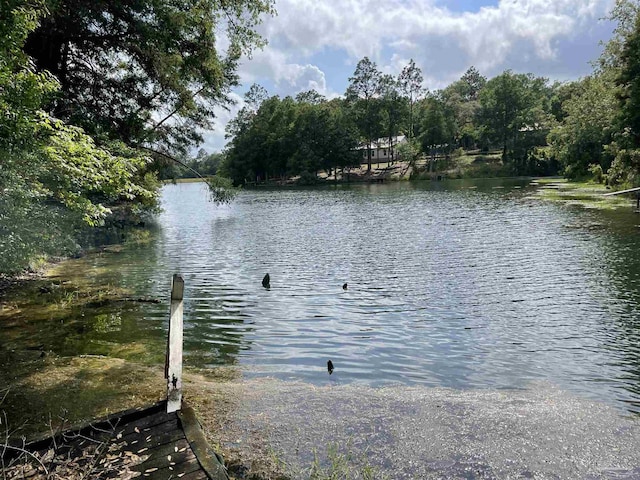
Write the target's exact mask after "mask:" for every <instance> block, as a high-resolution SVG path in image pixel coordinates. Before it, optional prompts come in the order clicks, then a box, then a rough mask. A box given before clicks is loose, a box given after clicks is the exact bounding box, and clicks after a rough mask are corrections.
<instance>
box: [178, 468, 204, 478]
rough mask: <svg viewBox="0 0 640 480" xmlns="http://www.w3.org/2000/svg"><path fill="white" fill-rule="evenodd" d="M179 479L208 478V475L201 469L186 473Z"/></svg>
mask: <svg viewBox="0 0 640 480" xmlns="http://www.w3.org/2000/svg"><path fill="white" fill-rule="evenodd" d="M180 480H210V479H209V476H208V475H207V474H206V473H204V472H203V471H202V470H196V471H195V472H191V473H187V474H186V475H184V476H182V477H180Z"/></svg>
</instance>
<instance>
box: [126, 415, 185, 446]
mask: <svg viewBox="0 0 640 480" xmlns="http://www.w3.org/2000/svg"><path fill="white" fill-rule="evenodd" d="M176 430H180V425H179V424H178V420H177V419H175V420H169V421H168V422H164V423H158V424H156V425H152V426H150V427H145V428H136V429H134V430H133V431H130V432H129V433H128V434H126V435H117V436H116V437H115V438H116V440H118V441H127V442H131V441H132V440H134V439H138V438H145V437H146V436H147V435H149V434H158V433H165V432H170V431H176Z"/></svg>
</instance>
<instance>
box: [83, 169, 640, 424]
mask: <svg viewBox="0 0 640 480" xmlns="http://www.w3.org/2000/svg"><path fill="white" fill-rule="evenodd" d="M532 193H533V187H530V186H528V185H527V183H526V182H520V183H519V182H516V181H511V182H509V181H506V182H505V181H493V182H491V181H489V182H487V181H485V182H478V181H476V182H475V183H465V182H461V181H460V182H452V183H435V184H429V183H425V184H421V185H417V184H416V185H414V184H408V183H399V184H393V185H381V186H358V187H352V188H335V189H333V188H328V189H307V190H285V191H247V192H243V193H242V194H241V195H240V196H239V197H238V198H237V200H236V201H234V203H233V204H231V205H229V206H215V205H213V204H211V203H209V202H208V199H207V193H206V190H205V188H204V187H203V186H202V185H201V184H180V185H170V186H166V187H165V188H164V190H163V195H162V205H163V208H164V212H163V213H162V214H161V215H160V216H159V219H158V220H159V225H160V228H159V230H158V232H157V234H156V235H155V238H154V240H153V241H152V243H151V244H150V245H147V246H145V247H143V248H137V249H131V250H126V251H124V252H123V253H121V254H119V255H111V256H103V257H100V258H96V259H94V260H93V262H95V263H94V265H93V267H94V268H98V267H100V266H102V267H107V269H108V270H109V271H110V275H111V276H112V281H113V282H114V283H118V284H122V285H124V286H128V287H131V288H134V289H135V290H137V291H138V292H139V293H140V294H148V295H156V296H161V297H163V298H166V297H167V295H168V288H169V283H170V277H171V275H172V274H173V273H175V272H180V273H182V274H183V275H184V278H185V281H186V293H185V295H186V299H185V348H186V355H187V358H186V362H187V363H190V364H194V365H199V366H215V365H221V364H237V365H241V366H245V367H247V372H248V374H249V375H270V376H275V377H279V378H284V379H289V378H291V379H299V380H304V381H308V382H311V383H326V382H327V381H331V382H338V383H348V382H363V383H367V384H371V385H376V386H377V385H382V384H390V383H400V384H410V385H411V384H423V385H427V386H446V387H455V388H463V389H467V388H521V387H526V386H527V385H528V384H529V383H530V382H532V381H536V380H546V381H549V382H551V383H553V384H557V385H559V386H561V387H562V388H565V389H568V390H571V391H573V392H576V393H578V394H580V395H583V396H587V397H590V398H596V399H599V400H604V401H606V402H609V403H613V404H617V405H618V406H620V407H622V408H624V409H627V410H631V411H636V412H638V411H640V317H639V315H638V314H639V302H640V295H639V294H640V248H639V247H640V236H639V233H640V230H638V226H637V225H638V223H640V218H638V216H637V215H634V214H633V213H632V212H631V209H629V211H625V212H618V213H612V212H601V211H589V210H585V209H582V208H578V207H566V206H561V205H557V204H551V203H546V202H541V201H539V200H534V199H531V198H530V196H531V195H532ZM266 272H269V274H270V276H271V289H269V290H266V289H264V288H262V286H261V280H262V277H263V276H264V274H265V273H266ZM345 282H347V283H348V285H349V287H348V289H347V290H346V291H345V290H343V289H342V284H343V283H345ZM167 308H168V307H167V305H164V304H163V305H158V306H154V305H143V306H135V309H136V310H135V320H133V319H132V318H133V316H132V315H129V317H127V315H125V318H130V320H128V321H124V322H122V321H121V322H120V323H119V324H118V325H119V327H118V328H114V329H111V331H103V332H100V335H101V338H102V339H103V340H105V341H107V340H108V341H115V342H127V341H130V340H131V339H133V338H137V337H144V338H147V339H150V340H149V341H151V340H153V341H156V343H157V345H159V346H162V338H163V335H164V333H163V332H164V329H166V325H167V316H168V314H167ZM103 315H104V312H103ZM159 348H160V347H159ZM328 359H331V360H332V361H333V363H334V365H335V368H336V370H335V372H334V374H333V375H332V376H331V377H329V376H328V375H327V373H326V362H327V360H328Z"/></svg>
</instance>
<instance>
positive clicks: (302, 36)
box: [262, 0, 611, 68]
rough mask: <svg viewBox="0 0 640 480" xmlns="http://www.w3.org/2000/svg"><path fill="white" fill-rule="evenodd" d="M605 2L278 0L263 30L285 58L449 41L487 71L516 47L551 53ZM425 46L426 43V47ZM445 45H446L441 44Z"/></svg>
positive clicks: (370, 52)
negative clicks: (452, 4)
mask: <svg viewBox="0 0 640 480" xmlns="http://www.w3.org/2000/svg"><path fill="white" fill-rule="evenodd" d="M610 5H611V0H502V1H501V2H500V3H499V4H498V5H497V6H494V7H482V8H481V9H480V10H479V11H477V12H464V13H458V12H451V11H449V10H448V9H446V8H443V7H439V6H436V5H435V4H434V3H433V2H432V1H424V0H409V1H400V0H391V1H389V0H369V1H366V2H363V1H361V0H341V1H340V2H339V6H338V4H336V3H335V2H334V1H330V0H280V1H279V2H278V5H277V8H278V11H279V15H278V16H277V17H275V18H270V19H268V20H267V21H266V22H265V25H264V26H263V27H262V31H263V33H264V35H265V36H266V38H268V39H269V40H270V42H271V46H269V47H267V49H274V50H277V51H278V52H280V54H282V55H284V56H285V57H287V58H289V57H290V56H295V57H296V58H301V57H302V58H304V57H308V56H310V55H312V54H315V53H317V52H319V51H321V50H322V49H323V48H332V49H339V50H343V51H344V52H346V54H347V55H348V56H349V57H351V58H352V59H353V60H358V59H360V58H362V57H363V56H365V55H366V56H370V57H371V58H373V59H374V60H376V61H379V62H380V61H383V60H384V59H383V56H384V55H385V53H386V51H388V50H389V49H391V50H395V51H396V52H397V53H400V54H401V55H403V56H404V57H414V58H415V57H420V56H429V55H436V56H437V55H439V54H441V53H443V52H441V51H434V50H429V48H428V47H429V46H430V45H434V46H440V47H442V44H443V43H446V44H448V45H449V47H450V48H451V49H453V51H454V52H456V51H457V52H459V53H461V54H463V55H464V56H465V57H466V58H465V60H466V62H465V63H466V64H468V65H471V64H476V65H483V66H484V67H486V68H491V67H493V66H495V65H499V64H500V63H501V62H503V61H504V60H505V58H506V57H507V56H508V54H509V52H510V51H511V49H512V48H513V47H514V45H516V44H517V45H519V46H522V45H523V42H521V40H524V43H526V44H527V46H528V47H529V49H530V50H531V51H530V52H529V53H530V54H531V55H533V56H536V57H538V58H541V59H546V60H552V59H554V58H556V56H557V47H556V46H555V40H556V39H558V38H564V37H569V36H571V35H573V34H574V33H575V30H576V28H578V27H579V26H582V25H584V24H585V22H593V21H596V20H597V19H598V18H599V17H601V16H603V15H604V14H605V13H606V11H607V9H608V8H609V7H610ZM425 47H427V48H425ZM445 50H447V49H446V48H445Z"/></svg>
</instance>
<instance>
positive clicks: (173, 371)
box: [165, 274, 184, 413]
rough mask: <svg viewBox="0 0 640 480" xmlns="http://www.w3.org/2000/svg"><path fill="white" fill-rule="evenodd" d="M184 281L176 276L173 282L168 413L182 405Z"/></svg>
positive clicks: (167, 363) (168, 372)
mask: <svg viewBox="0 0 640 480" xmlns="http://www.w3.org/2000/svg"><path fill="white" fill-rule="evenodd" d="M183 295H184V280H183V278H182V276H181V275H178V274H175V275H174V276H173V279H172V280H171V319H170V320H169V341H168V345H167V360H166V368H165V378H166V379H167V413H171V412H175V411H177V410H180V407H181V405H182V313H183V301H182V298H183Z"/></svg>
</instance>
